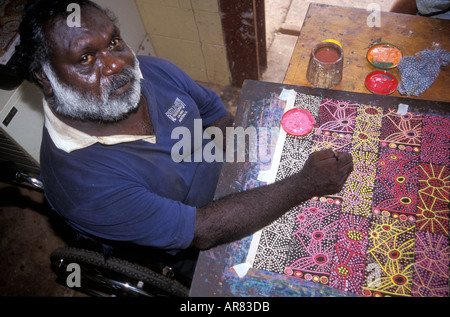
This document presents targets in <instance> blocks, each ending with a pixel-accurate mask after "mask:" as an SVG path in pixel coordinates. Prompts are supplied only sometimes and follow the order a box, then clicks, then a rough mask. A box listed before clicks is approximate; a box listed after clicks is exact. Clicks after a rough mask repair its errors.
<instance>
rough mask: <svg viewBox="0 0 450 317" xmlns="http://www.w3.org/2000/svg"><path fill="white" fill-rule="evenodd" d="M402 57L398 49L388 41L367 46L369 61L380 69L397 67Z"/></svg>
mask: <svg viewBox="0 0 450 317" xmlns="http://www.w3.org/2000/svg"><path fill="white" fill-rule="evenodd" d="M402 57H403V55H402V52H401V51H400V49H399V48H398V47H396V46H395V45H393V44H390V43H377V44H375V45H373V46H372V47H371V48H369V51H368V52H367V60H368V61H369V63H370V64H372V65H373V66H375V67H377V68H381V69H391V68H395V67H397V65H398V63H399V62H400V60H401V59H402Z"/></svg>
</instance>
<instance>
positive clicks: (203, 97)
mask: <svg viewBox="0 0 450 317" xmlns="http://www.w3.org/2000/svg"><path fill="white" fill-rule="evenodd" d="M140 60H141V61H142V62H141V63H147V62H150V63H152V64H153V65H156V67H158V68H159V69H160V72H162V73H166V74H167V75H168V76H169V77H170V78H171V79H172V80H174V81H175V82H176V83H177V85H178V86H180V87H182V88H183V89H184V90H185V91H186V92H187V93H188V94H189V95H190V96H191V98H192V99H193V100H194V101H195V103H196V104H197V107H198V109H199V112H200V115H201V117H202V123H203V125H204V126H206V125H209V124H211V123H213V122H214V121H217V120H219V119H220V118H222V117H223V116H225V115H226V114H227V110H226V108H225V106H224V105H223V102H222V99H220V97H219V96H218V95H217V93H216V92H214V91H213V90H211V89H209V88H206V87H205V86H203V85H201V84H199V83H197V82H196V81H194V80H193V79H192V78H191V77H190V76H189V75H187V74H186V73H185V72H184V71H183V70H182V69H181V68H179V67H178V66H177V65H175V64H173V63H172V62H170V61H168V60H165V59H162V58H158V57H148V56H147V57H140Z"/></svg>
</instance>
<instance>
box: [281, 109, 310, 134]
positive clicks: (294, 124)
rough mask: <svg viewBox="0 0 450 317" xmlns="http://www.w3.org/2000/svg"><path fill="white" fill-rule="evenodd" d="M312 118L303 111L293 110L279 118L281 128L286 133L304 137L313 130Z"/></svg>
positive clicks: (307, 112) (308, 113)
mask: <svg viewBox="0 0 450 317" xmlns="http://www.w3.org/2000/svg"><path fill="white" fill-rule="evenodd" d="M314 124H315V121H314V117H313V116H312V114H311V113H310V112H309V111H307V110H305V109H299V108H295V109H292V110H289V111H287V112H286V113H285V114H284V115H283V117H282V118H281V126H282V127H283V129H284V131H286V133H288V134H290V135H293V136H304V135H307V134H309V133H310V132H311V131H312V129H313V128H314Z"/></svg>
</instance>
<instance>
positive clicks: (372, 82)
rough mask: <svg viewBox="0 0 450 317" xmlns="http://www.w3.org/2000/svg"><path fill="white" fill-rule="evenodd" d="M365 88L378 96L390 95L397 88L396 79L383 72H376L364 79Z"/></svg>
mask: <svg viewBox="0 0 450 317" xmlns="http://www.w3.org/2000/svg"><path fill="white" fill-rule="evenodd" d="M365 84H366V88H367V89H369V90H370V92H372V93H374V94H378V95H389V94H392V93H393V92H394V91H395V90H396V89H397V86H398V81H397V78H395V76H394V75H392V74H391V73H389V72H387V71H385V70H376V71H373V72H371V73H370V74H369V75H367V77H366V81H365Z"/></svg>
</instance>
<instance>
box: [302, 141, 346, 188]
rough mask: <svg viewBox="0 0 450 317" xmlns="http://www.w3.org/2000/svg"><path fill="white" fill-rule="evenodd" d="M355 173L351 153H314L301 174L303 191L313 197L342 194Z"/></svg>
mask: <svg viewBox="0 0 450 317" xmlns="http://www.w3.org/2000/svg"><path fill="white" fill-rule="evenodd" d="M352 171H353V158H352V156H351V154H349V153H343V152H334V151H332V150H330V149H328V150H323V151H318V152H313V153H312V154H311V155H310V156H309V158H308V160H307V161H306V162H305V164H304V166H303V169H302V171H301V172H300V173H299V175H298V176H299V177H298V181H299V182H300V183H301V184H302V186H301V187H302V188H303V190H307V191H308V193H310V194H312V196H323V195H332V194H336V193H338V192H340V191H341V190H342V188H343V187H344V184H345V182H346V180H347V178H348V176H349V175H350V173H351V172H352Z"/></svg>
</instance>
